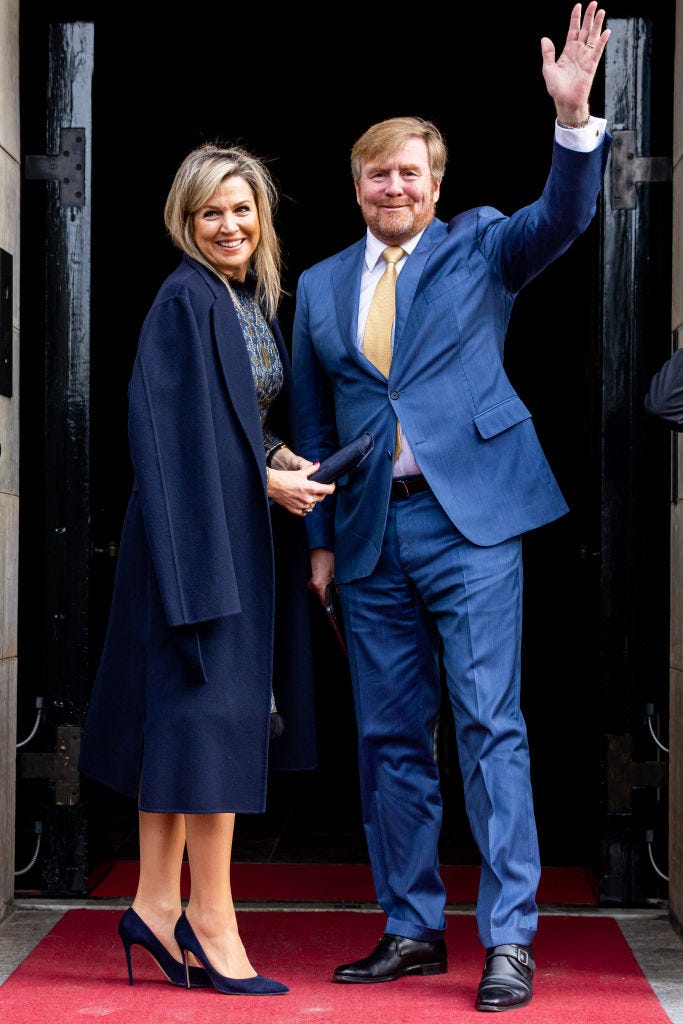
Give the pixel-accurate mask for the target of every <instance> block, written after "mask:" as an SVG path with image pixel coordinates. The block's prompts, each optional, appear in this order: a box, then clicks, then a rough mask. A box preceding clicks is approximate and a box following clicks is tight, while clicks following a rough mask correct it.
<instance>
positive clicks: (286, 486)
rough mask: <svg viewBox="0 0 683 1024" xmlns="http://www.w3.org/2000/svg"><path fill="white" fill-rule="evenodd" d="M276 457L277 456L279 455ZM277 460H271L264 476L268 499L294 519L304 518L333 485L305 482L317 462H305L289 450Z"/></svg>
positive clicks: (330, 491) (332, 488)
mask: <svg viewBox="0 0 683 1024" xmlns="http://www.w3.org/2000/svg"><path fill="white" fill-rule="evenodd" d="M277 456H280V453H279V452H278V453H277ZM277 456H276V457H275V458H274V459H273V464H272V465H271V467H270V473H269V475H268V476H269V479H268V497H269V498H272V499H273V501H277V503H278V505H282V507H283V508H286V509H287V511H288V512H291V513H292V514H293V515H297V516H305V515H308V513H309V512H312V511H313V509H314V508H315V506H316V505H317V504H318V503H319V502H321V501H323V500H324V499H325V498H326V497H327V495H328V494H332V492H333V491H334V489H335V485H334V484H321V483H316V481H315V480H309V479H308V478H309V477H310V475H311V473H314V472H315V471H316V469H317V468H318V466H319V465H320V463H319V462H309V461H308V459H304V458H302V456H300V455H295V454H294V452H292V451H289V450H287V452H286V454H285V453H283V454H282V456H280V458H278V457H277Z"/></svg>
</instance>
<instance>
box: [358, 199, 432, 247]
mask: <svg viewBox="0 0 683 1024" xmlns="http://www.w3.org/2000/svg"><path fill="white" fill-rule="evenodd" d="M433 218H434V204H433V203H432V204H431V205H430V206H425V207H424V208H423V209H422V211H421V212H420V214H419V215H416V214H415V208H414V207H413V206H401V207H399V208H396V209H394V210H391V209H387V208H386V207H385V208H383V209H381V210H379V211H378V212H377V214H376V216H375V217H373V219H372V220H371V221H368V227H369V228H370V230H371V231H372V233H373V234H375V235H382V236H384V237H385V238H392V239H393V238H397V239H401V238H402V239H404V240H405V239H408V238H412V237H413V235H417V234H418V232H420V231H422V229H423V228H425V227H426V226H427V224H429V222H430V221H431V220H433Z"/></svg>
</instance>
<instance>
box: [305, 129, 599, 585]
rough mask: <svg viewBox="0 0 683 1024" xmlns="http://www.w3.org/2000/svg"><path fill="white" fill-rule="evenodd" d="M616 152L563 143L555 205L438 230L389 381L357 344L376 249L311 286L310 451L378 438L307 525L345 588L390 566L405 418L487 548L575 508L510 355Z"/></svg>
mask: <svg viewBox="0 0 683 1024" xmlns="http://www.w3.org/2000/svg"><path fill="white" fill-rule="evenodd" d="M609 146H610V139H609V136H606V137H605V140H604V142H603V144H602V145H601V146H599V147H598V148H597V149H596V150H595V151H593V152H592V153H588V154H586V153H577V152H574V151H572V150H569V149H566V148H564V147H562V146H560V145H559V144H558V143H557V142H554V143H553V160H552V166H551V170H550V174H549V176H548V179H547V181H546V184H545V188H544V190H543V193H542V195H541V197H540V198H539V199H538V200H537V201H536V202H534V203H532V204H531V205H529V206H526V207H524V208H523V209H521V210H518V211H517V212H516V213H514V214H513V215H512V216H510V217H508V216H504V215H503V214H502V213H500V212H499V211H498V210H495V209H493V208H491V207H479V208H476V209H472V210H468V211H466V212H464V213H461V214H459V215H458V216H456V217H454V218H453V219H452V220H451V221H450V222H449V223H447V224H446V223H445V222H443V221H441V220H437V219H435V220H433V221H432V222H431V224H430V225H429V226H428V227H427V229H426V231H425V232H424V234H423V235H422V238H421V239H420V241H419V243H418V245H417V246H416V248H415V250H414V251H413V252H412V254H411V255H410V256H409V257H408V259H407V261H406V263H405V265H404V267H403V269H402V270H401V273H400V275H399V278H398V284H397V293H396V323H395V334H394V353H393V359H392V364H391V371H390V375H389V380H388V381H387V380H386V379H385V378H384V377H383V376H382V374H381V373H380V372H379V370H377V369H376V368H375V367H374V366H373V365H372V364H371V363H370V362H368V360H367V359H366V358H365V357H364V356H363V354H362V353H361V352H360V351H359V350H358V348H357V346H356V333H357V318H358V302H359V292H360V279H361V271H362V266H363V258H364V253H365V237H363V238H362V239H361V240H360V241H358V242H356V243H355V244H354V245H352V246H350V247H349V248H347V249H345V250H343V251H342V252H340V253H337V254H336V255H334V256H331V257H329V258H328V259H326V260H323V261H322V262H320V263H317V264H315V265H314V266H313V267H311V268H309V269H308V270H306V271H304V273H303V274H302V275H301V277H300V279H299V283H298V286H297V302H296V313H295V318H294V332H293V350H292V358H293V367H294V379H295V389H296V396H297V406H298V414H299V426H300V440H301V450H302V454H304V455H306V456H307V457H308V458H310V459H315V458H321V457H323V456H325V455H327V454H329V453H330V451H332V450H333V449H334V447H335V446H337V445H340V444H346V443H347V442H349V441H351V440H352V439H353V438H354V437H356V436H357V435H358V434H360V433H362V431H364V430H368V431H370V433H371V434H373V436H374V438H375V448H374V451H373V452H372V453H371V455H370V456H369V457H368V458H366V459H365V460H364V462H363V463H362V464H361V466H360V467H359V468H358V469H357V470H355V471H354V472H353V473H351V474H350V475H349V476H348V477H347V478H346V479H345V480H342V481H340V482H339V484H338V487H337V492H336V494H335V495H334V496H332V498H333V499H336V501H335V500H331V499H330V498H328V499H327V500H326V501H324V502H323V503H322V504H321V505H319V506H318V507H317V508H316V511H315V512H314V513H313V514H312V515H310V516H308V517H307V520H306V525H307V529H308V536H309V544H310V545H311V547H318V546H322V547H328V548H331V549H333V550H334V551H335V575H336V578H337V581H338V582H339V583H344V582H348V581H350V580H352V579H356V578H360V577H363V576H366V575H367V574H368V573H370V572H372V570H373V568H374V566H375V563H376V561H377V558H378V555H379V551H380V546H381V543H382V535H383V532H384V526H385V522H386V515H387V509H388V503H389V491H390V486H391V475H392V466H393V451H394V438H395V431H396V418H397V417H398V418H399V420H400V422H401V424H402V426H403V428H404V429H405V432H406V435H407V437H408V439H409V440H410V445H411V448H412V450H413V452H414V454H415V457H416V459H417V461H418V463H419V465H420V468H421V469H422V472H423V473H424V475H425V477H426V478H427V480H428V482H429V484H430V486H431V488H432V490H433V491H434V494H435V495H436V497H437V499H438V501H439V502H440V504H441V505H442V506H443V508H444V510H445V511H446V513H447V515H448V516H449V517H450V518H451V520H452V522H453V523H454V524H455V526H456V527H457V528H458V529H459V530H460V531H461V532H462V533H463V534H464V535H465V536H466V537H467V538H468V539H469V540H470V541H472V542H473V543H475V544H481V545H491V544H496V543H499V542H500V541H503V540H505V539H507V538H509V537H511V536H515V535H518V534H521V533H524V532H525V531H527V530H530V529H533V528H534V527H537V526H540V525H541V524H543V523H547V522H550V521H551V520H553V519H556V518H558V517H559V516H561V515H563V514H564V513H565V512H566V511H567V505H566V502H565V500H564V498H563V496H562V494H561V492H560V489H559V487H558V485H557V482H556V480H555V478H554V476H553V474H552V472H551V469H550V466H549V465H548V462H547V460H546V458H545V456H544V454H543V451H542V449H541V446H540V444H539V441H538V438H537V436H536V431H535V429H534V425H533V423H532V419H531V413H530V412H529V410H528V409H527V408H526V406H525V405H524V403H523V402H522V401H521V399H520V398H519V396H518V395H517V394H516V393H515V390H514V388H513V387H512V385H511V383H510V381H509V380H508V377H507V374H506V372H505V369H504V366H503V349H504V342H505V335H506V332H507V327H508V322H509V319H510V314H511V311H512V306H513V303H514V300H515V297H516V295H517V293H518V292H519V290H520V289H521V288H522V287H523V286H524V285H525V284H527V283H528V282H529V281H531V280H532V278H534V277H535V276H536V275H537V274H538V273H539V272H540V271H541V270H543V268H544V267H546V266H547V265H548V264H549V263H550V262H551V261H552V260H554V259H556V258H557V257H558V256H559V255H561V253H563V252H564V251H565V250H566V249H567V248H568V247H569V245H570V244H571V242H572V241H573V240H574V239H575V238H576V237H577V236H579V235H580V234H581V233H582V232H583V231H585V230H586V228H587V227H588V225H589V224H590V222H591V220H592V218H593V216H594V214H595V208H596V199H597V196H598V193H599V191H600V188H601V184H602V179H603V174H604V169H605V164H606V160H607V154H608V152H609ZM548 343H549V344H551V343H552V339H551V338H550V337H549V339H548Z"/></svg>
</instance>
